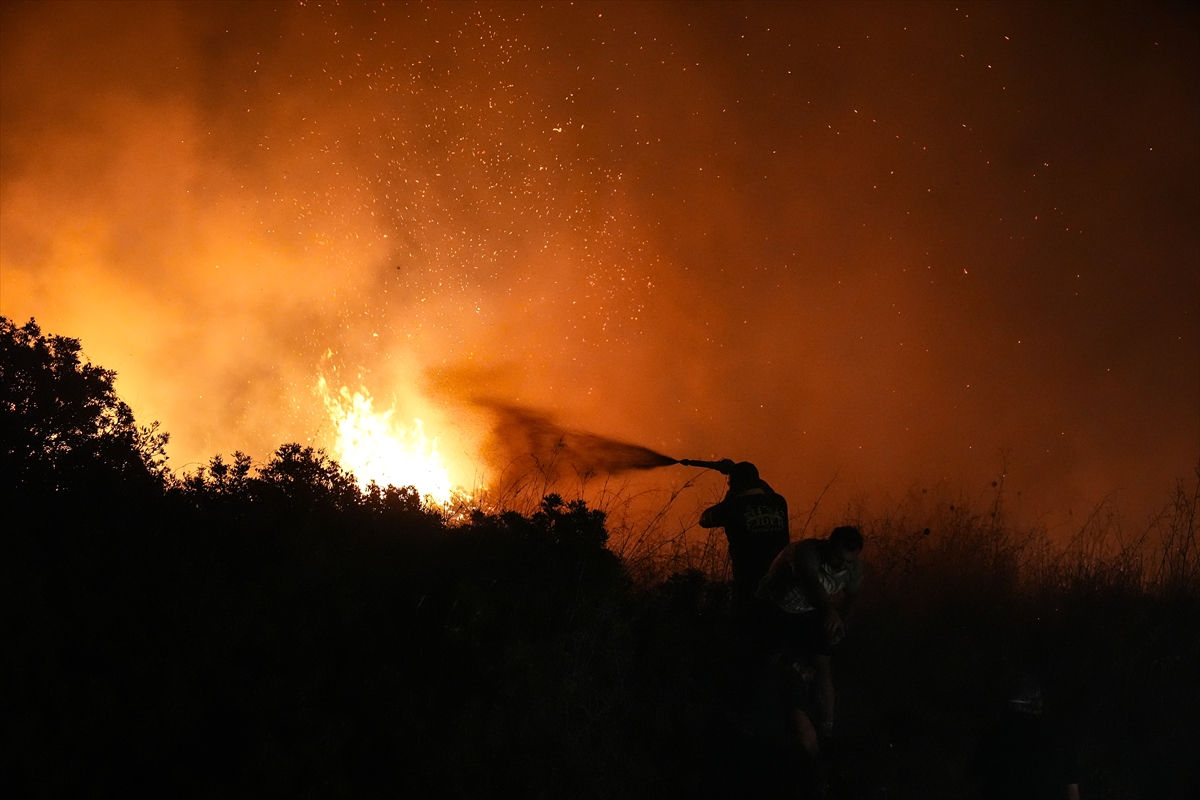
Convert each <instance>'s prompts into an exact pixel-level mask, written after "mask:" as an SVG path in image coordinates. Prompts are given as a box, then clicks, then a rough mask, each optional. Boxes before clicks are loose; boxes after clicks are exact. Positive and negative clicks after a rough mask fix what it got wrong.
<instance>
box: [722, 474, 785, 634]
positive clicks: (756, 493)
mask: <svg viewBox="0 0 1200 800" xmlns="http://www.w3.org/2000/svg"><path fill="white" fill-rule="evenodd" d="M714 466H716V468H717V469H719V470H720V471H721V472H723V473H725V474H726V475H728V476H729V491H728V492H726V494H725V499H724V500H722V501H721V502H719V503H717V504H716V505H715V506H712V507H710V508H708V509H706V510H705V512H704V513H703V514H701V515H700V526H701V527H703V528H724V529H725V537H726V539H728V541H729V560H730V562H731V564H732V567H733V610H734V614H735V615H736V616H737V617H738V618H739V619H741V620H745V619H746V618H747V617H748V615H749V614H750V609H751V607H752V606H753V603H754V594H755V592H756V591H757V590H758V582H759V581H760V580H762V578H763V576H764V575H766V574H767V570H768V569H770V567H771V562H772V561H774V560H775V556H777V555H779V552H780V551H781V550H783V548H785V547H787V544H788V538H789V534H788V507H787V500H785V499H784V498H783V496H782V495H780V494H776V493H775V491H774V490H773V489H772V488H771V487H770V485H769V484H768V483H767V482H766V481H764V480H762V479H761V478H759V477H758V468H757V467H755V466H754V465H753V464H751V463H750V462H749V461H742V462H739V463H734V462H733V461H731V460H729V459H724V460H722V461H718V462H716V464H715V465H714Z"/></svg>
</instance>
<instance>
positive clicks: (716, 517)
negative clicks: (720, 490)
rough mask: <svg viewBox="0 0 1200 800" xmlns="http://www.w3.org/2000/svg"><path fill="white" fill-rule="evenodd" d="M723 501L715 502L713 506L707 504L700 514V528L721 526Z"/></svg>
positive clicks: (723, 508)
mask: <svg viewBox="0 0 1200 800" xmlns="http://www.w3.org/2000/svg"><path fill="white" fill-rule="evenodd" d="M724 511H725V503H724V502H721V503H717V504H716V505H715V506H709V507H708V508H706V509H704V513H703V514H701V515H700V527H701V528H723V527H725V522H724V516H725V515H724Z"/></svg>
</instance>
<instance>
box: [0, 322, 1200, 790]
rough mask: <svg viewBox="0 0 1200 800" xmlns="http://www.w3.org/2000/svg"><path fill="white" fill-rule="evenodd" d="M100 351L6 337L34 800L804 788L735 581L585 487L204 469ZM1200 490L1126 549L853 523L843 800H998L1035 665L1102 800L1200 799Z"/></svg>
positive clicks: (15, 734)
mask: <svg viewBox="0 0 1200 800" xmlns="http://www.w3.org/2000/svg"><path fill="white" fill-rule="evenodd" d="M80 352H81V349H80V344H79V342H78V341H77V340H74V339H70V338H66V337H61V336H49V335H44V334H43V333H42V332H41V330H40V329H39V328H38V327H37V325H36V324H35V323H34V322H33V321H32V320H31V321H29V322H28V323H27V324H25V325H22V326H18V325H16V324H15V323H13V322H12V321H10V320H8V319H5V318H0V386H2V387H3V388H2V392H3V394H2V396H0V438H2V448H0V449H2V452H3V458H4V463H3V478H2V486H0V499H2V503H3V518H4V524H3V532H2V534H0V542H2V544H0V587H2V588H0V592H2V597H3V605H2V607H3V609H4V623H5V625H4V627H5V630H6V631H7V632H8V635H7V636H6V643H5V648H4V650H5V655H4V662H5V667H6V670H5V671H6V673H7V674H8V676H9V678H8V680H7V681H6V685H5V690H4V696H3V704H4V705H3V707H4V719H5V723H4V731H5V734H4V735H5V741H4V747H3V756H2V757H0V758H2V759H3V768H4V774H5V775H7V776H12V778H10V780H9V781H6V782H9V783H12V782H14V781H19V782H20V784H21V785H24V786H26V787H29V791H28V792H27V793H26V796H30V797H64V796H87V797H103V796H154V797H231V796H289V797H356V798H359V797H385V796H386V797H396V796H411V797H472V798H486V797H531V798H533V797H539V798H540V797H546V798H557V797H595V798H602V797H714V798H715V797H745V796H753V795H756V794H763V793H770V794H772V795H779V796H782V797H795V796H798V795H797V790H796V788H795V787H796V783H795V781H794V775H793V774H792V772H791V771H790V770H791V768H790V767H789V764H788V759H787V755H786V742H785V741H783V739H784V735H783V728H782V723H781V722H780V721H779V720H775V719H773V718H772V717H771V716H770V714H756V713H755V712H754V710H753V708H754V700H753V698H751V699H747V695H748V694H749V695H753V691H752V690H751V691H749V692H748V691H747V687H746V686H744V685H742V684H741V683H740V682H739V675H740V673H739V672H738V667H737V662H738V655H737V641H736V637H735V636H734V635H733V631H732V629H731V625H730V600H729V585H728V583H726V582H724V581H723V580H721V579H720V576H718V575H709V574H705V573H703V572H701V571H699V570H695V569H686V567H687V565H686V564H685V563H682V562H681V563H680V564H678V565H676V566H677V567H678V569H677V570H674V571H672V570H670V569H668V570H667V571H665V572H664V573H663V574H661V575H658V576H657V577H656V578H653V579H650V578H645V577H643V576H639V580H636V581H635V580H634V579H633V578H632V577H631V572H630V570H629V569H628V567H627V565H626V564H624V563H623V562H622V561H621V560H620V559H619V558H618V557H617V556H616V555H614V554H613V552H611V551H610V550H609V549H608V548H607V547H606V545H607V541H608V535H609V534H608V529H607V527H606V519H605V516H604V514H603V513H601V512H600V511H598V510H595V509H593V508H590V507H589V506H588V505H587V504H586V503H585V502H583V501H582V500H569V499H564V498H563V497H561V496H559V495H557V494H547V495H545V496H544V497H542V498H541V499H540V505H539V506H538V507H537V510H535V511H534V512H533V513H529V514H519V513H516V512H513V511H504V510H497V509H475V510H474V511H473V512H471V513H468V514H466V515H465V516H463V517H455V518H454V519H448V517H447V516H446V515H444V514H442V513H440V512H439V511H438V510H437V509H433V508H429V507H427V506H424V505H423V504H422V502H421V499H420V497H419V496H418V494H417V492H416V491H415V490H414V489H412V488H411V487H392V486H389V487H378V486H375V485H372V486H370V487H369V488H368V489H367V490H365V491H364V490H360V489H359V487H358V485H357V484H356V482H355V481H354V479H353V478H352V476H350V475H348V474H347V473H346V472H344V471H343V470H342V469H341V467H340V466H339V465H338V464H337V463H336V462H334V461H333V460H331V459H330V458H329V457H328V456H327V455H326V454H324V453H323V452H322V451H320V450H314V449H312V448H310V447H305V446H301V445H299V444H283V445H281V446H280V447H279V448H278V449H277V450H276V451H275V452H274V453H273V454H272V455H271V456H270V457H268V458H267V459H266V460H265V461H264V462H261V463H255V462H254V461H253V460H252V459H251V458H249V457H248V456H246V455H244V454H241V453H235V454H233V455H232V456H230V457H229V458H227V459H226V458H223V457H221V456H214V457H213V458H212V460H211V461H210V462H209V463H208V464H207V465H205V466H204V467H203V468H201V469H199V470H197V471H195V472H194V473H191V474H187V475H182V476H177V475H174V474H173V473H171V472H170V471H169V470H168V469H167V466H166V458H165V455H164V446H165V444H166V441H167V439H166V434H164V433H162V432H160V431H159V430H158V429H157V427H156V426H153V425H151V426H146V427H143V426H139V425H138V424H137V422H136V421H135V420H134V417H133V414H132V413H131V412H130V410H129V407H128V406H127V405H126V404H124V403H123V402H122V401H121V400H120V398H119V397H118V396H117V395H116V393H115V391H114V387H113V381H114V377H115V376H114V374H113V373H112V372H111V371H108V370H104V369H102V368H100V367H97V366H94V365H91V364H88V363H86V362H85V361H84V360H82V359H81V357H80ZM1197 477H1198V479H1200V476H1197ZM1197 486H1198V482H1197V481H1187V482H1181V484H1180V485H1179V487H1177V489H1176V491H1175V493H1174V494H1172V495H1171V499H1170V504H1169V505H1167V506H1166V507H1165V511H1164V515H1163V516H1162V518H1161V519H1159V520H1158V521H1157V523H1156V525H1155V526H1152V527H1151V529H1150V530H1149V531H1147V533H1146V535H1145V536H1141V538H1140V539H1138V538H1136V537H1134V538H1133V539H1128V538H1127V539H1126V541H1127V542H1131V543H1129V544H1127V545H1123V546H1121V547H1117V548H1112V547H1109V548H1108V549H1105V548H1104V547H1102V546H1101V543H1102V540H1103V539H1104V537H1106V536H1108V535H1109V534H1111V533H1112V531H1111V530H1110V529H1108V528H1105V527H1104V526H1103V525H1101V524H1100V523H1095V524H1093V523H1092V522H1089V523H1088V524H1087V525H1085V526H1084V527H1083V528H1081V531H1080V536H1078V537H1076V541H1075V542H1073V543H1072V545H1071V546H1070V547H1068V548H1067V549H1065V550H1064V549H1062V548H1055V547H1052V546H1051V545H1050V544H1049V543H1047V542H1046V541H1045V538H1044V536H1039V535H1038V533H1037V532H1036V531H1024V532H1022V531H1018V530H1015V529H1012V528H1010V527H1008V526H1007V525H1006V523H1005V521H1004V516H1003V504H1002V497H1003V495H1002V489H1003V487H1002V486H998V487H997V489H996V494H995V497H994V498H993V502H992V504H991V505H990V506H988V507H986V508H980V509H975V508H972V504H971V503H969V502H968V503H963V502H962V501H957V502H947V501H932V502H931V505H928V506H916V505H914V506H912V507H911V508H910V509H908V510H907V511H903V510H902V511H903V513H901V512H898V513H896V514H894V515H891V516H886V517H881V518H878V519H859V520H854V521H855V522H856V523H857V524H859V525H860V526H861V527H862V529H863V532H864V534H865V537H866V539H867V546H866V550H865V551H864V562H865V564H866V567H867V579H866V582H865V584H864V587H865V588H864V592H865V593H864V597H863V601H862V608H861V610H860V611H859V613H858V614H857V615H856V617H855V619H854V621H853V625H852V627H851V630H850V635H849V637H848V639H847V641H846V643H845V649H844V651H843V652H842V653H841V654H840V656H839V657H840V658H841V660H840V661H839V672H838V678H839V681H840V684H839V690H838V696H839V702H840V703H841V706H840V708H839V723H838V725H839V728H838V731H839V732H838V737H837V739H836V740H835V742H834V749H833V751H832V752H831V763H832V767H833V770H832V771H833V778H834V780H833V787H832V792H833V795H832V796H835V797H844V798H884V797H887V798H896V797H913V798H918V797H919V798H939V797H945V798H963V797H976V796H981V791H982V789H981V786H980V783H979V773H978V770H977V768H976V765H977V763H978V762H979V752H978V749H979V746H980V742H982V741H984V737H985V736H986V734H987V731H988V730H989V729H991V728H992V727H993V725H994V723H995V722H996V719H997V713H998V712H997V709H998V708H999V706H1000V705H1001V704H1002V701H1003V696H1004V692H1005V686H1006V681H1007V680H1008V677H1009V676H1010V675H1011V674H1012V673H1013V671H1014V670H1025V671H1029V672H1032V673H1036V674H1037V675H1038V676H1040V680H1041V682H1042V686H1043V687H1044V690H1045V701H1046V707H1047V713H1048V714H1049V715H1053V717H1054V719H1055V721H1056V724H1059V725H1061V726H1062V727H1063V728H1064V729H1067V730H1070V731H1071V732H1072V735H1073V736H1074V739H1075V741H1076V742H1077V745H1078V755H1079V761H1080V764H1081V767H1082V770H1083V780H1082V784H1081V785H1082V791H1083V796H1084V797H1085V798H1089V800H1090V798H1100V797H1111V798H1184V797H1190V796H1195V794H1196V790H1197V787H1200V767H1198V766H1197V762H1196V760H1195V759H1194V752H1193V748H1194V744H1195V742H1196V741H1200V682H1198V681H1197V680H1196V675H1198V674H1200V634H1198V631H1200V569H1198V567H1197V564H1198V563H1200V554H1197V552H1196V550H1195V545H1196V536H1195V522H1196V516H1195V512H1196V501H1197ZM1089 526H1090V527H1089Z"/></svg>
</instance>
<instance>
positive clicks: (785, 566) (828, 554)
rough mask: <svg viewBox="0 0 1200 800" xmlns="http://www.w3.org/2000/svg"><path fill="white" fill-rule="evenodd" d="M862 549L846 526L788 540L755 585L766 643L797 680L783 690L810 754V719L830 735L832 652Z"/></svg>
mask: <svg viewBox="0 0 1200 800" xmlns="http://www.w3.org/2000/svg"><path fill="white" fill-rule="evenodd" d="M862 547H863V539H862V534H861V533H859V530H858V528H854V527H850V526H842V527H839V528H834V529H833V532H832V533H831V534H829V538H828V539H805V540H803V541H799V542H792V543H791V544H789V545H788V546H787V547H785V548H784V549H783V552H781V553H780V554H779V555H778V557H776V559H775V561H774V562H773V563H772V564H771V569H770V570H769V571H768V573H767V576H766V577H765V578H763V580H762V583H761V584H760V585H759V589H758V597H759V598H760V599H762V600H764V601H766V602H767V603H768V604H769V606H770V608H769V611H768V613H769V614H771V622H770V624H769V625H768V629H769V630H770V631H771V643H770V647H771V649H772V650H773V651H774V652H775V653H776V654H777V655H778V656H779V657H780V659H781V662H784V667H785V672H787V673H788V674H789V675H792V680H793V681H800V682H801V683H800V684H799V689H798V690H795V687H793V690H789V691H786V692H785V694H786V695H787V696H788V702H789V704H790V705H791V706H792V711H793V718H794V720H793V721H794V723H795V725H796V732H797V734H798V735H799V737H800V744H801V746H802V747H803V748H804V750H805V752H807V753H808V755H809V756H811V757H813V758H816V756H817V755H818V754H819V752H820V746H819V743H818V736H817V729H816V728H815V727H814V723H816V724H819V725H820V737H821V738H828V737H829V736H831V735H832V733H833V670H832V667H831V665H830V655H831V654H832V653H833V647H834V645H836V644H837V643H838V642H840V641H841V640H842V638H843V637H844V636H845V635H846V617H847V615H848V614H849V611H850V606H851V604H852V603H853V602H854V599H855V596H856V595H857V594H858V591H859V588H860V587H861V586H862V579H863V568H862V562H861V561H860V560H859V555H860V554H861V553H862ZM811 667H815V672H816V675H815V678H816V693H815V694H816V698H815V699H816V708H815V712H816V717H817V719H816V720H814V719H812V716H813V714H812V709H810V706H809V704H808V702H807V701H808V695H809V693H808V691H807V683H808V681H807V679H808V678H809V673H810V671H811ZM793 673H794V675H793ZM786 680H787V679H786V678H785V681H786Z"/></svg>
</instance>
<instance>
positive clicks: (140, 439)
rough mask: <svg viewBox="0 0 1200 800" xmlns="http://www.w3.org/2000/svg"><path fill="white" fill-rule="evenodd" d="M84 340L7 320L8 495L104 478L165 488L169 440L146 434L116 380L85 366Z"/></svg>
mask: <svg viewBox="0 0 1200 800" xmlns="http://www.w3.org/2000/svg"><path fill="white" fill-rule="evenodd" d="M80 354H81V347H80V344H79V340H78V339H71V338H69V337H66V336H45V335H43V334H42V331H41V329H40V328H39V327H38V325H37V323H36V322H35V321H34V320H33V319H30V320H29V322H27V323H25V324H24V325H21V326H18V325H16V324H15V323H14V322H13V321H12V320H10V319H8V318H7V317H0V450H2V452H3V454H4V467H3V476H4V486H5V489H6V490H21V489H23V488H32V487H37V488H42V489H49V490H52V491H61V490H64V489H65V488H66V487H68V486H70V485H72V484H78V483H80V481H79V479H80V478H84V477H85V476H88V477H98V476H99V475H100V474H104V473H107V475H108V476H109V477H110V478H116V479H120V480H134V481H144V480H146V479H152V480H155V481H156V482H159V483H161V481H162V479H163V478H164V476H165V474H166V454H165V452H164V447H165V445H166V443H167V434H166V433H163V432H160V431H159V430H158V423H157V422H156V423H154V424H153V425H150V426H148V427H139V426H138V425H137V423H136V422H135V421H134V417H133V411H131V410H130V408H129V406H128V405H126V404H125V402H124V401H122V400H121V399H120V397H118V396H117V393H116V390H115V388H114V386H113V383H114V381H115V380H116V373H115V372H113V371H112V370H107V369H104V368H102V367H99V366H96V365H94V364H91V363H88V362H87V361H84V360H82V359H81V357H80Z"/></svg>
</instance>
